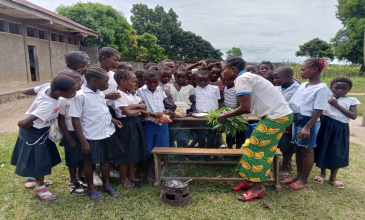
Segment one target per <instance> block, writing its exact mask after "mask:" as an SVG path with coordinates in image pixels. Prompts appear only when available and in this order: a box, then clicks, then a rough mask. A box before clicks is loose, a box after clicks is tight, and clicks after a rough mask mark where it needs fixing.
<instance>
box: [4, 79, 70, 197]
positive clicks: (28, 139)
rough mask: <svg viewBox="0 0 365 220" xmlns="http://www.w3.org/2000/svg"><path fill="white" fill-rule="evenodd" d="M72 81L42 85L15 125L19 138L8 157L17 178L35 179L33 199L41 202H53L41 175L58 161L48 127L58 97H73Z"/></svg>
mask: <svg viewBox="0 0 365 220" xmlns="http://www.w3.org/2000/svg"><path fill="white" fill-rule="evenodd" d="M76 87H77V86H76V82H75V80H73V79H72V78H70V77H68V76H64V75H58V76H56V77H55V78H53V80H52V82H51V85H50V86H49V85H47V86H43V87H42V88H41V90H40V91H39V92H38V94H37V96H36V98H35V99H34V101H33V103H32V105H31V106H30V107H29V109H28V110H27V112H26V113H25V116H26V117H25V118H24V119H22V120H20V121H19V122H18V126H19V135H18V139H17V142H16V144H15V147H14V151H13V155H12V157H11V162H10V163H11V164H12V165H15V166H16V169H15V173H16V174H18V175H19V176H23V177H28V176H32V177H34V178H36V182H37V184H38V188H37V196H38V197H39V198H40V199H42V200H55V199H56V196H55V195H54V194H53V193H51V192H49V191H48V190H47V188H46V186H45V183H44V176H46V175H49V174H51V169H52V167H54V166H56V165H57V164H59V163H60V162H61V158H60V155H59V153H58V150H57V147H56V145H55V143H53V142H52V141H51V140H49V139H48V133H49V129H50V126H51V125H53V124H54V123H55V122H56V120H57V116H58V113H59V109H60V104H59V102H58V98H59V97H64V98H72V97H74V96H75V94H76Z"/></svg>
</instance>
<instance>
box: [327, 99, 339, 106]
mask: <svg viewBox="0 0 365 220" xmlns="http://www.w3.org/2000/svg"><path fill="white" fill-rule="evenodd" d="M328 104H330V105H332V106H333V107H336V106H338V101H337V99H336V98H334V97H331V98H330V99H329V100H328Z"/></svg>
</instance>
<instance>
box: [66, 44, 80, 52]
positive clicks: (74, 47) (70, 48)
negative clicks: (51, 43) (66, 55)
mask: <svg viewBox="0 0 365 220" xmlns="http://www.w3.org/2000/svg"><path fill="white" fill-rule="evenodd" d="M79 50H80V46H78V45H72V44H67V52H70V51H79Z"/></svg>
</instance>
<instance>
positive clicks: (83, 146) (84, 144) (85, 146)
mask: <svg viewBox="0 0 365 220" xmlns="http://www.w3.org/2000/svg"><path fill="white" fill-rule="evenodd" d="M80 144H81V150H82V152H84V154H89V153H90V144H89V142H87V141H84V142H81V143H80Z"/></svg>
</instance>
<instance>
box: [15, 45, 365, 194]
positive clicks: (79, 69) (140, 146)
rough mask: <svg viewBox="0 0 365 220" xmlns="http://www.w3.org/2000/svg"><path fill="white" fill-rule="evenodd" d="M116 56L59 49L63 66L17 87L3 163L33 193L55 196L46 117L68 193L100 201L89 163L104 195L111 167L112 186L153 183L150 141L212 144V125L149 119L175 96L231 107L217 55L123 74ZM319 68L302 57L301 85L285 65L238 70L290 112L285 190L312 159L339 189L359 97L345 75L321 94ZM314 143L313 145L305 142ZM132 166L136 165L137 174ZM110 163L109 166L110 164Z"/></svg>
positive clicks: (303, 179) (300, 183)
mask: <svg viewBox="0 0 365 220" xmlns="http://www.w3.org/2000/svg"><path fill="white" fill-rule="evenodd" d="M119 59H120V56H119V53H118V51H117V50H115V49H113V48H109V47H105V48H102V49H101V50H100V51H99V64H100V65H99V66H98V67H91V68H89V67H88V66H89V64H90V61H89V58H88V56H87V54H86V53H83V52H80V51H73V52H69V53H68V54H66V55H65V61H66V65H67V67H68V69H67V70H62V71H61V72H60V73H59V74H58V75H57V76H56V77H54V78H53V80H52V82H51V83H46V84H43V85H41V86H38V87H35V88H30V89H27V90H25V91H24V93H25V94H27V95H35V96H36V97H35V99H34V101H33V103H32V105H31V107H30V108H29V109H28V111H27V112H26V114H25V115H26V117H25V118H24V119H22V120H20V121H19V123H18V126H19V127H20V129H19V136H18V139H17V142H16V145H15V148H14V152H13V155H12V159H11V164H13V165H16V170H15V171H16V173H17V174H18V175H20V176H23V177H34V178H35V180H36V182H37V185H38V188H37V196H38V197H39V198H41V199H43V200H55V199H56V196H55V195H54V194H53V193H51V192H49V191H48V190H47V188H46V184H47V183H48V181H46V180H44V176H46V175H49V174H50V173H51V168H52V167H54V166H56V165H57V164H59V163H60V162H61V159H60V156H59V153H58V150H57V148H56V145H55V143H54V142H52V141H50V140H49V139H48V135H49V133H50V132H51V131H50V127H51V126H52V125H54V124H55V123H56V122H58V126H59V128H60V130H61V131H62V133H63V138H62V140H61V142H60V146H63V147H64V149H65V161H66V166H67V167H68V169H69V174H70V184H69V187H68V188H69V190H70V193H71V194H73V195H85V194H87V195H88V196H89V198H90V199H91V200H93V201H101V200H102V199H103V195H102V194H101V193H100V192H98V191H97V190H96V188H95V185H94V184H95V182H96V181H97V180H96V179H95V169H96V165H99V166H100V171H101V175H102V183H101V184H102V189H103V191H104V192H105V193H107V194H108V195H110V196H112V197H113V196H118V195H119V194H120V193H119V192H118V191H117V190H116V189H114V188H113V187H112V186H111V185H110V182H109V178H110V176H111V175H112V176H114V175H115V176H119V181H118V184H119V185H121V186H123V187H140V186H141V185H142V184H144V183H147V182H148V181H151V182H152V181H154V173H153V167H154V165H153V164H154V160H153V157H152V156H151V151H152V149H153V148H154V147H155V146H159V147H169V146H175V142H176V143H177V146H179V147H187V145H188V143H189V142H190V141H191V140H193V141H192V143H191V144H190V147H193V146H194V145H195V144H196V143H198V145H199V147H217V146H219V145H221V143H222V140H221V139H220V135H219V134H218V135H217V134H216V132H214V131H211V130H198V131H194V132H188V133H187V132H179V133H176V132H172V131H169V128H168V123H162V124H161V123H157V122H156V121H158V119H160V118H163V117H165V116H166V115H169V116H170V117H174V112H175V110H176V105H175V102H176V103H178V102H184V103H185V104H186V105H187V106H188V109H187V112H186V114H187V115H191V114H193V113H208V112H209V111H211V110H216V109H219V108H221V107H223V106H227V107H230V108H233V109H234V108H237V107H238V106H239V105H240V103H239V102H238V99H237V94H235V88H234V86H235V85H234V80H224V78H222V77H221V76H222V75H221V74H222V65H221V63H220V62H215V61H214V60H211V59H205V60H202V61H200V62H198V63H196V64H193V65H191V66H189V67H186V66H185V64H184V63H182V62H180V63H178V64H175V62H174V61H172V60H164V61H162V62H161V65H160V66H158V65H157V64H156V63H148V64H147V65H146V66H145V69H144V70H136V71H134V72H133V68H132V66H131V65H130V64H128V63H119ZM197 67H198V69H195V68H197ZM324 68H325V63H324V61H323V60H321V59H309V60H307V61H305V62H304V63H303V65H302V69H301V76H302V78H303V79H309V82H308V83H302V84H299V83H298V82H297V81H296V80H294V78H293V70H292V69H291V68H290V67H280V68H278V69H275V70H274V68H273V65H272V64H271V63H270V62H268V61H265V62H262V63H261V64H260V65H259V66H256V65H255V64H250V65H247V66H246V68H245V71H247V72H251V73H254V74H258V75H260V76H262V77H264V78H266V79H267V80H269V81H271V82H272V83H273V84H274V85H275V86H277V88H278V90H279V91H280V92H282V94H283V96H284V97H285V99H286V101H287V102H288V103H289V104H290V107H291V109H292V110H293V112H294V122H293V125H292V126H293V128H288V129H287V130H286V132H285V134H284V135H283V136H282V139H281V141H280V144H279V147H280V149H281V150H282V152H283V155H284V156H283V163H282V166H281V168H280V175H281V176H283V177H286V176H285V175H287V170H286V169H287V166H288V164H289V163H290V160H291V158H292V155H293V154H294V153H296V162H297V171H298V174H297V176H296V177H294V178H283V181H282V183H286V184H292V183H295V184H294V185H293V184H292V185H291V187H294V188H295V189H301V188H305V187H307V186H308V183H307V179H308V175H309V173H310V171H311V168H312V165H313V162H314V159H315V162H316V163H317V166H319V167H321V168H322V172H321V175H320V176H318V177H316V179H315V180H316V182H318V183H323V180H324V178H325V176H326V172H325V171H326V168H327V169H331V177H330V181H331V182H333V183H334V185H335V186H336V187H339V188H340V187H341V186H342V187H343V185H342V183H340V182H338V181H336V173H337V170H338V168H341V167H344V166H347V165H348V148H349V138H348V134H349V129H348V121H349V120H350V119H355V118H356V114H357V112H356V106H357V105H359V104H360V103H359V101H358V100H357V99H356V98H350V97H346V94H347V93H348V91H350V89H351V86H352V82H351V80H349V79H347V78H343V77H341V78H336V79H334V80H333V81H332V83H331V90H332V93H333V97H332V98H330V97H331V92H330V91H329V89H328V88H327V86H326V84H324V83H321V82H320V73H321V71H322V70H323V69H324ZM268 95H269V94H268ZM323 112H324V113H323ZM322 113H323V115H322ZM320 117H321V120H319V118H320ZM317 133H318V134H320V135H319V136H318V138H316V137H317ZM244 141H245V134H244V133H243V132H242V133H238V134H237V135H236V136H235V137H231V136H227V139H226V142H227V146H228V147H229V148H232V147H233V145H234V144H236V148H240V147H241V146H242V144H243V143H244ZM316 141H317V145H318V147H317V148H314V147H315V146H316ZM294 145H296V146H297V147H296V148H295V147H294ZM314 149H315V150H314ZM339 158H341V159H339ZM136 164H138V170H139V171H140V173H141V175H140V176H138V175H137V176H138V177H137V176H136V173H135V170H136ZM115 165H117V167H118V170H119V172H118V171H115V170H113V169H114V167H115ZM111 170H112V171H113V172H112V171H111ZM116 172H117V174H115V173H116ZM84 188H86V192H85V189H84Z"/></svg>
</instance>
